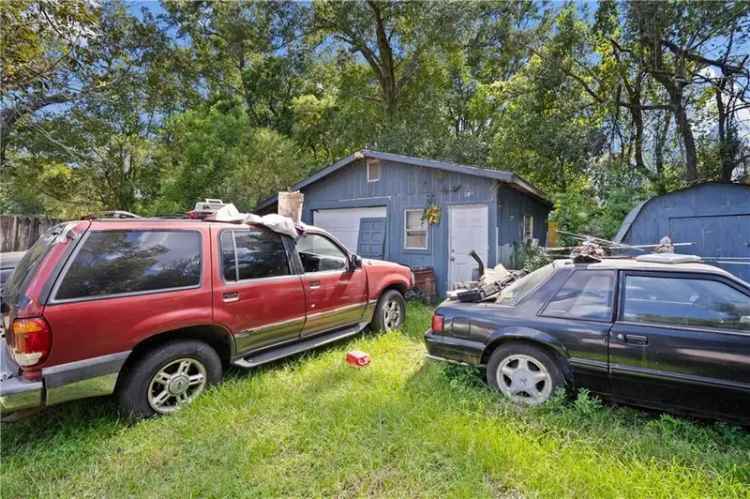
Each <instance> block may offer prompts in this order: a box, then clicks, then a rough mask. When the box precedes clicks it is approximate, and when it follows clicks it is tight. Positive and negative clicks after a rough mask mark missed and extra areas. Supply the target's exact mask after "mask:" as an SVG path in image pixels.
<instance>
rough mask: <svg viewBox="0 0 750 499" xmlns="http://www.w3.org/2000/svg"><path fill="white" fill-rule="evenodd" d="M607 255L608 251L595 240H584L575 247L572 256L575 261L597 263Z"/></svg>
mask: <svg viewBox="0 0 750 499" xmlns="http://www.w3.org/2000/svg"><path fill="white" fill-rule="evenodd" d="M606 256H607V252H606V251H605V250H604V248H602V247H601V245H600V244H598V243H597V242H595V241H593V240H588V241H584V242H583V243H582V244H580V245H579V246H576V247H575V248H573V251H572V252H571V253H570V257H571V258H572V259H573V262H575V263H597V262H601V261H602V258H605V257H606Z"/></svg>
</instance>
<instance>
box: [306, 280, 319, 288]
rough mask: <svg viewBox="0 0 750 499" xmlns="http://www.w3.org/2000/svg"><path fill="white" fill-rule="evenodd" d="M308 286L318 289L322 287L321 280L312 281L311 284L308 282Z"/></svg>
mask: <svg viewBox="0 0 750 499" xmlns="http://www.w3.org/2000/svg"><path fill="white" fill-rule="evenodd" d="M308 287H309V288H310V289H318V288H319V287H320V281H310V284H308Z"/></svg>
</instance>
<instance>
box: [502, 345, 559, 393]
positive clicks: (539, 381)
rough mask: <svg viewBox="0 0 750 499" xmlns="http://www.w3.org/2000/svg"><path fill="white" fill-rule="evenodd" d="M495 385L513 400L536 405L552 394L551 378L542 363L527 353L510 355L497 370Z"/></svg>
mask: <svg viewBox="0 0 750 499" xmlns="http://www.w3.org/2000/svg"><path fill="white" fill-rule="evenodd" d="M497 385H498V386H499V387H500V391H502V392H503V393H504V394H505V395H506V396H507V397H510V398H511V399H512V400H513V401H514V402H520V403H523V404H527V405H538V404H541V403H543V402H546V401H547V399H549V397H550V395H551V394H552V380H551V378H550V375H549V372H548V371H547V369H546V368H545V367H544V364H542V363H541V362H539V361H538V360H536V359H535V358H533V357H530V356H528V355H520V354H519V355H510V356H508V357H506V358H505V359H504V360H503V361H502V362H501V363H500V367H499V369H498V370H497Z"/></svg>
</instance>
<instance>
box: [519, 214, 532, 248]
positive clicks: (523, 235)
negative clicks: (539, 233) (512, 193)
mask: <svg viewBox="0 0 750 499" xmlns="http://www.w3.org/2000/svg"><path fill="white" fill-rule="evenodd" d="M527 220H529V221H530V222H531V227H530V231H529V235H528V237H527V235H526V221H527ZM522 223H523V226H522V228H521V231H522V232H523V234H522V239H523V242H527V241H532V240H533V239H534V215H524V216H523V221H522Z"/></svg>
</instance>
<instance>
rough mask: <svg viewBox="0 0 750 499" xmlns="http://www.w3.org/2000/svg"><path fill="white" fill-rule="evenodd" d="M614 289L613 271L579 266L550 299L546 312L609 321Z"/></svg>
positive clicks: (566, 316)
mask: <svg viewBox="0 0 750 499" xmlns="http://www.w3.org/2000/svg"><path fill="white" fill-rule="evenodd" d="M614 291H615V273H614V272H613V271H599V270H577V271H575V272H573V275H571V276H570V277H568V280H567V281H565V284H563V287H562V288H560V290H559V291H558V292H557V293H556V294H555V296H554V297H553V298H552V300H550V302H549V303H548V304H547V307H546V308H545V309H544V312H543V315H546V316H553V317H564V318H572V319H588V320H597V321H609V320H611V319H612V301H613V298H614V294H615V293H614Z"/></svg>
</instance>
